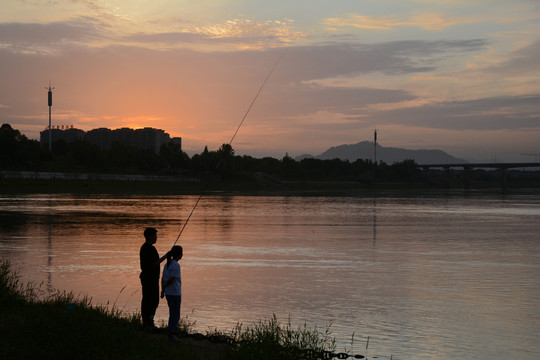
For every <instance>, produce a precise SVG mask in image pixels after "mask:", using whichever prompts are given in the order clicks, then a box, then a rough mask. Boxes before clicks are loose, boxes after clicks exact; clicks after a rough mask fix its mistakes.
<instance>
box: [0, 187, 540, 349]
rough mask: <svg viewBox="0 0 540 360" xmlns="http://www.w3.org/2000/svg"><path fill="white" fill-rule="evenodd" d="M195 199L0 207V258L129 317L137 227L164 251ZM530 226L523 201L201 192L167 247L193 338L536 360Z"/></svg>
mask: <svg viewBox="0 0 540 360" xmlns="http://www.w3.org/2000/svg"><path fill="white" fill-rule="evenodd" d="M195 201H196V198H195V197H190V196H171V197H158V198H150V197H137V196H133V197H100V196H96V197H83V196H79V197H78V196H72V197H69V196H67V197H65V196H63V197H57V196H25V197H3V198H2V197H0V214H1V216H0V235H1V237H0V251H1V254H2V257H3V258H8V259H10V260H11V261H12V262H13V263H14V265H15V266H17V267H18V268H20V269H21V275H23V277H24V278H25V280H32V281H35V282H37V283H40V282H46V287H47V289H48V290H50V289H52V288H58V289H65V290H68V291H74V292H75V293H80V294H89V295H90V296H91V297H92V298H93V299H94V301H95V302H97V303H101V304H105V303H107V302H109V303H110V304H112V303H115V302H116V305H117V306H118V307H119V308H123V309H125V310H126V311H129V312H132V311H138V308H139V304H140V292H139V286H140V285H139V282H138V278H137V276H138V273H139V269H138V266H139V265H138V264H139V263H138V251H139V247H140V245H141V244H142V242H143V241H144V239H143V236H142V231H143V230H144V228H145V227H147V226H154V227H157V228H158V229H159V233H160V237H159V240H158V243H157V244H156V247H157V248H158V251H159V252H160V254H163V253H164V252H165V251H167V250H168V248H169V247H170V246H171V245H172V242H173V241H174V239H176V237H177V235H178V232H179V231H180V228H181V226H182V225H183V222H184V221H185V218H186V217H187V215H188V214H189V212H190V211H191V209H192V208H193V205H194V204H195ZM539 218H540V199H538V198H511V197H507V198H505V199H497V198H483V199H471V198H469V199H457V198H456V199H452V198H298V197H286V198H280V197H271V198H258V197H221V196H209V197H206V198H204V199H203V201H201V203H200V206H199V207H198V208H197V209H196V212H195V213H194V216H193V218H192V220H190V223H189V225H188V226H187V227H186V230H185V232H184V233H183V235H182V237H181V239H180V244H182V246H183V247H184V251H185V257H184V259H183V260H182V262H181V263H182V269H183V281H184V293H185V299H183V312H184V314H190V313H191V312H192V310H193V314H192V315H190V316H192V319H193V320H196V321H197V326H198V327H199V328H200V329H201V330H203V331H204V330H206V329H207V328H208V327H212V328H213V327H218V328H222V329H230V328H232V327H233V326H234V325H235V324H236V323H237V322H239V321H240V322H246V323H249V322H252V321H257V320H258V319H260V318H261V317H265V316H267V317H270V316H271V315H272V314H274V313H275V314H276V315H277V316H278V317H279V318H280V319H287V318H288V317H289V315H290V316H291V318H292V319H293V321H296V322H297V323H299V324H302V323H303V322H307V324H308V325H309V326H314V325H317V326H318V327H319V328H324V327H325V326H326V324H330V323H332V324H333V325H332V328H331V329H332V330H333V332H334V335H336V337H337V338H338V340H339V341H340V350H341V349H343V347H345V346H348V348H350V343H349V341H350V340H349V339H350V338H351V334H352V333H353V332H354V333H355V334H356V336H357V340H358V341H360V340H359V339H366V338H367V336H370V339H371V340H370V341H371V342H370V357H372V356H379V357H380V358H389V356H390V355H391V354H393V359H437V358H439V359H444V358H448V357H450V356H456V355H457V354H459V355H460V357H461V358H464V359H475V358H488V357H489V358H493V359H503V358H506V357H509V356H510V355H512V357H514V358H520V359H536V358H538V357H540V347H539V345H538V344H537V343H536V339H537V337H538V336H540V325H539V324H540V311H539V310H540V280H539V279H540V251H539V250H540V244H539V243H538V241H537V234H538V231H539V230H540V225H538V223H539V222H538V220H539ZM157 315H158V317H159V318H161V319H166V318H167V307H166V306H165V305H164V304H162V305H161V306H160V308H159V309H158V314H157Z"/></svg>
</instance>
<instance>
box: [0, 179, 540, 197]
mask: <svg viewBox="0 0 540 360" xmlns="http://www.w3.org/2000/svg"><path fill="white" fill-rule="evenodd" d="M207 185H208V184H205V183H202V182H194V181H160V180H149V179H144V180H110V179H96V178H93V179H57V178H55V179H36V178H33V179H20V178H0V194H2V195H12V194H76V195H112V196H114V195H156V196H159V195H201V194H206V195H223V196H308V197H311V196H328V197H369V196H420V197H421V196H441V195H443V196H448V195H465V196H467V195H477V194H478V195H484V194H486V195H528V194H540V187H538V186H534V184H533V185H531V184H524V185H525V186H519V187H518V186H515V185H514V187H512V186H510V187H509V188H508V189H507V190H506V191H503V190H502V189H501V187H500V186H497V185H496V184H481V186H475V187H473V186H471V187H470V188H469V189H464V188H463V187H460V186H458V184H455V185H454V186H450V187H441V186H433V185H430V184H422V183H384V182H381V183H375V182H372V183H362V182H354V181H349V182H347V181H341V182H338V181H328V182H323V181H310V182H281V183H260V182H253V181H220V182H212V183H210V184H209V186H207Z"/></svg>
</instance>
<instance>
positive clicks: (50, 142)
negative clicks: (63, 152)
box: [45, 81, 54, 152]
mask: <svg viewBox="0 0 540 360" xmlns="http://www.w3.org/2000/svg"><path fill="white" fill-rule="evenodd" d="M45 89H47V87H45ZM48 89H49V92H48V104H49V152H51V151H52V126H51V109H52V89H54V88H53V87H51V82H50V81H49V88H48Z"/></svg>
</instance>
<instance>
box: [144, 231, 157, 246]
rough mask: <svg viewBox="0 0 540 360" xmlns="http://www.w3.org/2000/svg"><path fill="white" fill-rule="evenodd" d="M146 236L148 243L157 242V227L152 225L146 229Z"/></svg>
mask: <svg viewBox="0 0 540 360" xmlns="http://www.w3.org/2000/svg"><path fill="white" fill-rule="evenodd" d="M144 238H145V239H146V242H147V243H150V244H155V243H156V241H157V229H156V228H151V227H149V228H146V229H144Z"/></svg>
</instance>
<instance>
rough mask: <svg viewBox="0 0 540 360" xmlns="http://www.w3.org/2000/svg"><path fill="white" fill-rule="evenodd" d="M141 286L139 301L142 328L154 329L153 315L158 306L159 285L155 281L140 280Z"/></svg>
mask: <svg viewBox="0 0 540 360" xmlns="http://www.w3.org/2000/svg"><path fill="white" fill-rule="evenodd" d="M141 284H142V301H141V317H142V322H143V327H145V328H152V327H154V315H155V314H156V309H157V307H158V305H159V283H156V281H152V280H150V281H149V280H148V279H144V280H143V279H141Z"/></svg>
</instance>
